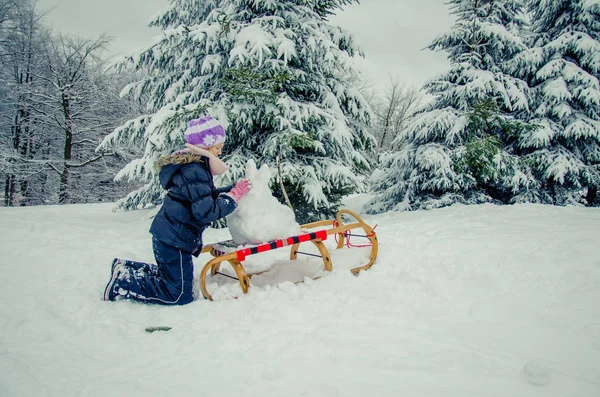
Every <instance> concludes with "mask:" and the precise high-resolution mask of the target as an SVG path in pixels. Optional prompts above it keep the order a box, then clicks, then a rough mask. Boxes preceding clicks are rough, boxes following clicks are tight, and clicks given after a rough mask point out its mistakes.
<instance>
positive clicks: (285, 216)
mask: <svg viewBox="0 0 600 397" xmlns="http://www.w3.org/2000/svg"><path fill="white" fill-rule="evenodd" d="M271 176H272V175H271V170H270V169H269V166H268V165H267V164H263V165H262V166H261V167H260V169H258V170H257V169H256V163H255V162H254V160H248V163H247V164H246V174H245V178H246V179H248V180H249V181H250V183H251V184H252V187H251V188H250V191H249V192H248V193H247V194H246V195H245V196H244V197H242V198H241V199H240V201H239V203H238V207H237V209H236V210H235V211H234V212H233V213H232V214H231V215H229V216H228V217H227V225H228V226H229V232H230V233H231V237H232V239H233V242H234V243H236V244H238V245H244V244H261V243H264V242H266V241H272V240H276V239H280V238H286V237H290V236H297V235H298V234H300V233H301V230H300V225H298V223H297V222H296V219H295V218H294V212H293V211H292V209H291V208H289V207H288V206H286V205H284V204H281V203H280V202H279V201H278V200H277V199H276V198H275V197H274V196H273V195H272V193H271V190H270V189H269V181H270V180H271Z"/></svg>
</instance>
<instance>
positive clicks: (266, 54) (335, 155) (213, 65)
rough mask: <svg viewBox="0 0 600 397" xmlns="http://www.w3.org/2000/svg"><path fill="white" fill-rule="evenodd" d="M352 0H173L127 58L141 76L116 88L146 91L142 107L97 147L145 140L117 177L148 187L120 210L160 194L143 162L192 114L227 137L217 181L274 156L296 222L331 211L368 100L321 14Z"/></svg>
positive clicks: (350, 183)
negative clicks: (141, 46)
mask: <svg viewBox="0 0 600 397" xmlns="http://www.w3.org/2000/svg"><path fill="white" fill-rule="evenodd" d="M352 1H354V0H352ZM350 2H351V1H350V0H328V1H325V0H251V1H250V0H224V1H219V2H217V1H204V2H203V1H200V0H175V1H172V2H171V4H170V6H169V7H168V8H167V10H165V11H164V12H163V13H162V14H161V15H160V16H159V17H158V18H157V19H156V20H155V21H154V23H153V24H154V25H155V26H159V27H161V28H162V30H163V33H162V37H161V40H160V41H158V42H157V43H156V44H154V45H153V46H152V47H151V48H148V49H147V50H145V51H143V52H142V53H140V54H139V55H137V56H135V57H132V58H131V61H132V62H134V63H135V65H136V66H137V67H138V68H148V69H150V71H151V73H150V77H149V78H147V79H144V80H142V81H139V82H138V83H136V84H132V85H130V86H129V87H127V88H126V90H125V93H131V94H133V95H135V96H141V95H147V96H148V97H149V98H150V100H149V101H148V106H147V108H148V112H147V114H145V115H143V116H141V117H139V118H137V119H135V120H131V121H129V122H127V123H126V124H125V125H124V126H122V127H121V128H118V129H117V130H115V131H114V132H113V133H112V134H111V135H109V136H108V137H107V138H106V139H105V141H104V142H103V145H111V144H118V143H119V142H123V141H128V140H137V141H141V143H142V144H143V145H145V153H144V157H143V158H141V159H138V160H135V161H133V162H131V163H130V164H129V165H127V166H126V167H125V168H124V169H123V170H122V171H121V172H120V173H119V174H118V176H117V178H123V177H127V178H132V179H143V180H144V181H146V182H147V184H146V185H145V186H144V187H143V188H142V189H140V190H138V191H136V192H133V193H131V194H130V195H129V196H128V197H127V198H126V199H125V200H122V201H121V202H120V205H121V206H122V207H123V208H135V207H138V206H140V205H145V204H149V203H155V202H157V201H158V200H159V199H160V195H161V189H160V188H159V186H158V182H157V178H156V175H155V171H154V168H153V163H154V161H155V159H156V158H157V157H158V156H159V155H162V154H165V153H169V152H170V151H172V150H174V149H177V148H180V147H181V146H182V145H183V131H184V129H185V126H186V121H187V120H189V119H191V118H194V117H198V116H200V115H202V114H210V115H212V116H215V117H216V118H217V119H219V120H220V121H221V122H222V123H223V124H224V125H225V127H226V130H227V133H228V137H227V142H226V145H225V150H224V156H223V159H224V160H225V162H226V163H227V164H228V166H229V172H228V173H227V174H226V175H225V176H224V177H223V178H221V180H220V181H219V182H220V183H222V184H226V183H229V182H233V181H235V180H237V179H238V178H240V177H241V176H243V175H242V173H243V172H244V169H245V164H246V162H247V161H248V160H249V159H253V160H255V162H256V163H257V164H259V165H261V164H265V163H266V164H268V165H269V167H270V168H271V169H276V159H277V157H278V156H279V158H280V162H281V170H282V177H283V180H284V185H285V187H286V190H287V192H288V194H289V196H290V198H291V199H292V204H293V206H294V209H295V210H296V214H297V220H298V221H299V222H304V221H307V220H314V219H315V218H321V217H329V216H331V215H332V213H333V211H334V210H335V209H336V208H337V206H338V205H339V203H340V199H341V197H342V196H343V195H344V194H347V193H349V192H350V191H355V190H356V189H361V188H363V184H364V182H363V180H362V178H361V173H364V172H366V170H368V169H369V162H368V160H367V158H366V156H365V153H366V152H368V151H369V150H370V149H371V147H372V146H373V144H374V139H373V137H372V136H371V135H370V134H369V133H368V132H366V130H365V126H366V125H367V124H368V123H369V120H370V113H369V108H368V105H367V104H366V101H365V100H364V98H363V97H362V95H361V94H360V93H359V92H358V90H357V89H356V88H354V86H353V85H352V83H351V82H352V81H354V80H356V76H357V70H356V69H355V67H354V65H353V62H352V59H351V58H352V57H353V56H354V55H356V54H358V53H359V50H358V48H357V46H356V45H355V43H354V41H353V38H352V36H351V35H350V34H348V33H346V32H344V31H342V30H341V29H339V28H337V27H333V26H330V25H329V24H328V23H327V21H326V19H325V18H326V17H327V16H328V15H330V14H331V13H333V12H334V11H335V10H336V9H338V8H340V7H341V6H342V5H344V4H347V3H350ZM273 182H275V181H273ZM277 186H278V185H277V184H275V183H273V187H274V188H276V187H277Z"/></svg>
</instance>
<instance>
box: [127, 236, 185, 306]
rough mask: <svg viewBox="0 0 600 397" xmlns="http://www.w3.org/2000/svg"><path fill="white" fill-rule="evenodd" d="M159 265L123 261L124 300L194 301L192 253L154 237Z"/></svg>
mask: <svg viewBox="0 0 600 397" xmlns="http://www.w3.org/2000/svg"><path fill="white" fill-rule="evenodd" d="M152 248H153V250H154V258H155V259H156V264H151V263H143V262H134V261H129V260H122V261H121V262H122V265H121V268H120V269H119V277H118V280H117V281H116V284H117V286H118V288H117V291H118V294H119V296H120V298H121V299H133V300H136V301H139V302H143V303H155V304H159V305H185V304H187V303H190V302H192V301H193V300H194V293H193V291H192V283H193V281H194V263H193V262H192V255H191V254H190V253H188V252H185V251H182V250H180V249H179V248H175V247H172V246H170V245H167V244H165V243H163V242H161V241H159V240H157V239H156V238H154V237H153V238H152Z"/></svg>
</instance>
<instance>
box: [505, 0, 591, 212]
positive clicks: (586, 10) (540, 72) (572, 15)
mask: <svg viewBox="0 0 600 397" xmlns="http://www.w3.org/2000/svg"><path fill="white" fill-rule="evenodd" d="M528 5H529V9H530V10H531V12H532V15H533V18H532V28H533V39H532V43H531V45H530V47H531V48H530V49H529V50H527V51H526V52H524V53H522V54H520V55H519V56H517V57H516V58H515V60H514V62H512V66H513V70H514V71H515V73H518V74H519V76H520V77H522V78H523V79H525V80H526V81H527V82H528V85H529V86H530V87H531V90H532V97H533V101H532V105H531V114H530V115H529V120H531V121H532V122H535V123H537V124H539V125H541V126H542V128H541V129H539V130H537V131H531V132H530V133H527V134H524V135H523V136H521V137H520V140H519V147H520V149H521V151H522V152H523V154H524V155H526V157H527V158H528V159H529V161H530V162H531V164H532V168H533V169H534V170H535V176H536V178H538V179H539V180H540V182H541V183H540V184H539V185H540V191H539V194H538V196H539V197H540V201H542V202H545V203H550V204H558V205H564V204H569V203H580V202H583V201H584V196H586V197H585V198H586V199H587V200H586V201H587V203H588V205H596V206H597V205H599V204H600V203H599V202H598V200H597V190H598V186H600V144H599V143H600V86H599V83H598V79H599V77H600V41H599V40H600V1H597V0H593V1H592V0H530V1H529V3H528Z"/></svg>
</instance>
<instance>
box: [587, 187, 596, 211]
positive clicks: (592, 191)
mask: <svg viewBox="0 0 600 397" xmlns="http://www.w3.org/2000/svg"><path fill="white" fill-rule="evenodd" d="M597 196H598V186H588V189H587V195H586V196H585V199H586V201H587V203H588V206H589V207H592V206H593V205H594V202H595V201H596V197H597Z"/></svg>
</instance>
